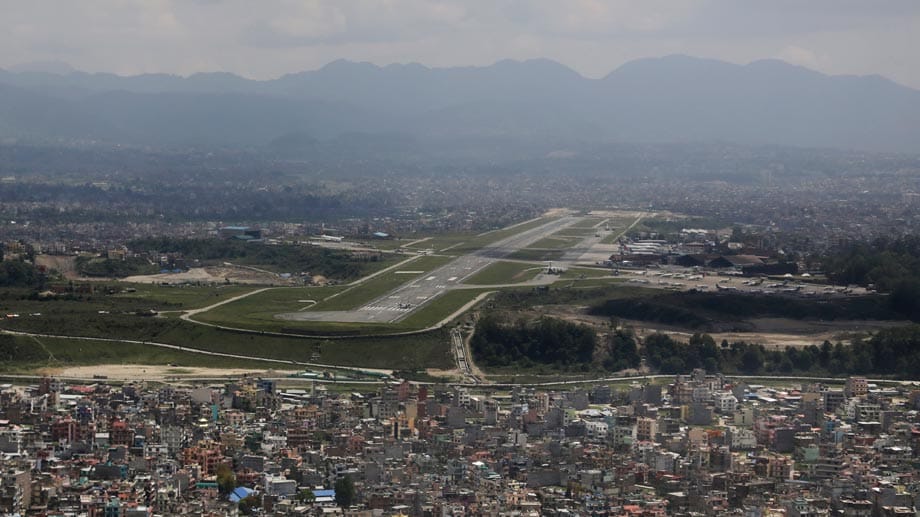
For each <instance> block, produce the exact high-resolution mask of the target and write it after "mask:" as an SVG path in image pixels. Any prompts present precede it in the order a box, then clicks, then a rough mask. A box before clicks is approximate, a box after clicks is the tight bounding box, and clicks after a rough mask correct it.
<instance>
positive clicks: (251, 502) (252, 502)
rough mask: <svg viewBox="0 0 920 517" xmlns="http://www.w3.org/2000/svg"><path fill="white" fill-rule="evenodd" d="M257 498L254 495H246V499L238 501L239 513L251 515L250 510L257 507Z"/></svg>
mask: <svg viewBox="0 0 920 517" xmlns="http://www.w3.org/2000/svg"><path fill="white" fill-rule="evenodd" d="M259 503H260V501H259V498H258V497H256V496H255V494H250V495H247V496H246V497H244V498H242V499H240V502H239V509H240V513H241V514H243V515H252V510H253V509H255V508H257V507H258V506H259Z"/></svg>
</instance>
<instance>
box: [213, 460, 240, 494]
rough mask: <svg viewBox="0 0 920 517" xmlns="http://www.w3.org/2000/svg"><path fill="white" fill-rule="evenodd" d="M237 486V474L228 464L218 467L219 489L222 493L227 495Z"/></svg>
mask: <svg viewBox="0 0 920 517" xmlns="http://www.w3.org/2000/svg"><path fill="white" fill-rule="evenodd" d="M234 488H236V476H235V475H234V474H233V470H231V469H230V467H229V466H228V465H226V464H221V465H220V466H218V467H217V489H218V490H219V491H220V493H221V494H224V495H227V494H229V493H230V492H233V489H234Z"/></svg>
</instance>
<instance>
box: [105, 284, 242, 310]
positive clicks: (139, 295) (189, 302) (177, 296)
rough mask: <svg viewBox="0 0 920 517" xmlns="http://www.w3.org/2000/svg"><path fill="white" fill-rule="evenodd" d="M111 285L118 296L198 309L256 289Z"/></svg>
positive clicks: (172, 306)
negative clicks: (116, 290)
mask: <svg viewBox="0 0 920 517" xmlns="http://www.w3.org/2000/svg"><path fill="white" fill-rule="evenodd" d="M110 285H112V287H113V288H114V289H118V290H119V291H118V292H117V293H116V294H115V295H114V297H116V298H126V299H131V300H145V301H149V302H150V303H151V304H152V305H153V306H154V307H166V306H168V307H170V308H173V309H198V308H201V307H206V306H208V305H212V304H215V303H218V302H220V301H223V300H226V299H227V298H233V297H234V296H238V295H240V294H243V293H246V292H249V291H252V290H254V288H253V287H247V286H239V285H220V286H195V285H177V286H171V285H170V286H163V285H155V284H125V283H119V284H110Z"/></svg>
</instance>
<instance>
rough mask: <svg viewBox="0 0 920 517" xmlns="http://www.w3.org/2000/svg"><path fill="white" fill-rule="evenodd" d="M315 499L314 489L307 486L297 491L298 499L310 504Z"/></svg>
mask: <svg viewBox="0 0 920 517" xmlns="http://www.w3.org/2000/svg"><path fill="white" fill-rule="evenodd" d="M315 500H316V494H314V493H313V491H312V490H309V489H306V488H305V489H303V490H301V491H300V492H298V493H297V501H299V502H301V503H304V504H310V503H312V502H313V501H315Z"/></svg>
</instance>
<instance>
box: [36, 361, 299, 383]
mask: <svg viewBox="0 0 920 517" xmlns="http://www.w3.org/2000/svg"><path fill="white" fill-rule="evenodd" d="M295 372H296V371H295V370H258V369H245V368H201V367H195V366H181V367H175V366H165V365H143V364H102V365H97V366H71V367H68V368H43V369H41V370H40V371H39V373H41V374H43V375H54V376H57V377H62V378H68V377H75V378H82V379H92V378H93V376H94V375H104V376H106V378H107V379H109V380H126V381H142V380H158V381H165V380H182V379H188V380H191V379H201V378H208V377H214V378H223V377H242V376H244V375H254V376H261V377H284V376H287V375H288V374H291V373H295Z"/></svg>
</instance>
